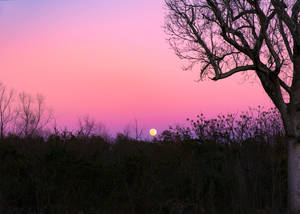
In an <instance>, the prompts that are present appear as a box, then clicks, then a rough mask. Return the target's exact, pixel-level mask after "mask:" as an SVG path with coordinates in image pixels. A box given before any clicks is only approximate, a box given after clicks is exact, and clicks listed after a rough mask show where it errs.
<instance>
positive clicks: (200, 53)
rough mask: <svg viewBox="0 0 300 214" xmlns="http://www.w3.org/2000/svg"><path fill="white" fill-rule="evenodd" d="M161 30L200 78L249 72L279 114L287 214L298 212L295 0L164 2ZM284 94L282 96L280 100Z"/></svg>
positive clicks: (299, 51) (299, 66) (299, 61)
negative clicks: (284, 150)
mask: <svg viewBox="0 0 300 214" xmlns="http://www.w3.org/2000/svg"><path fill="white" fill-rule="evenodd" d="M165 5H166V9H167V15H166V19H165V20H166V23H165V29H166V32H167V34H168V38H169V42H170V45H171V46H172V47H173V49H174V50H175V52H176V54H177V55H178V56H179V57H180V58H181V59H186V60H188V61H189V62H190V64H189V66H188V67H187V68H188V69H191V68H193V67H194V66H196V65H198V66H199V67H200V78H201V79H203V78H205V77H208V78H210V79H212V80H214V81H217V80H221V79H224V78H227V77H230V76H231V75H234V74H236V73H241V72H243V73H245V72H247V73H249V72H252V73H254V74H255V75H256V76H257V77H258V79H259V80H260V83H261V85H262V87H263V88H264V90H265V92H266V93H267V94H268V96H269V97H270V99H271V100H272V101H273V103H274V105H275V106H276V108H277V109H278V110H279V112H280V114H281V118H282V121H283V124H284V128H285V131H286V135H287V143H288V156H289V160H288V197H289V209H290V213H292V214H295V213H300V167H299V166H300V19H299V12H300V0H197V1H196V0H165ZM285 96H287V97H285Z"/></svg>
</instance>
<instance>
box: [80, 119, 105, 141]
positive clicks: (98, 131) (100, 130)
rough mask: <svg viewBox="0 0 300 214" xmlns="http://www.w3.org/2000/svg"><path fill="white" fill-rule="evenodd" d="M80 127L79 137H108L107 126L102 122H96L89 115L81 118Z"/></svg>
mask: <svg viewBox="0 0 300 214" xmlns="http://www.w3.org/2000/svg"><path fill="white" fill-rule="evenodd" d="M78 125H79V130H78V131H77V133H78V135H79V136H83V137H91V136H93V135H94V136H95V135H98V136H101V137H106V135H107V133H106V132H107V130H106V128H105V126H104V125H103V124H102V123H100V122H96V120H95V119H93V118H91V117H90V116H89V115H85V116H83V117H79V118H78Z"/></svg>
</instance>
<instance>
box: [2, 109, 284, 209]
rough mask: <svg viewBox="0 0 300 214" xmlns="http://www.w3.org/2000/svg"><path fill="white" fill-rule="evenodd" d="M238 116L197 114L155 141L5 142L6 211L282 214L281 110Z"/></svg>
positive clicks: (58, 137)
mask: <svg viewBox="0 0 300 214" xmlns="http://www.w3.org/2000/svg"><path fill="white" fill-rule="evenodd" d="M259 111H260V110H259ZM259 111H256V113H257V112H259ZM263 112H265V113H263ZM241 115H242V116H241V117H239V119H236V118H235V119H233V118H234V116H232V115H227V116H224V117H223V116H219V117H218V118H216V119H211V120H207V119H205V118H204V117H203V115H200V116H199V117H198V120H196V121H194V120H192V121H191V127H189V128H184V127H176V128H171V129H170V130H167V131H165V132H163V133H162V134H161V136H159V138H158V139H156V140H155V141H153V142H145V141H137V140H134V139H131V138H129V137H127V136H124V135H121V134H119V135H118V136H117V138H116V139H115V141H114V142H106V140H105V139H103V138H102V137H100V136H98V137H97V136H92V137H82V136H75V135H73V134H72V133H61V134H58V133H57V134H55V135H51V136H50V137H49V138H48V139H47V140H44V139H43V138H37V137H35V138H20V137H16V136H7V137H6V138H4V139H3V140H1V143H0V162H1V164H0V208H1V210H0V212H1V213H7V214H13V213H16V214H17V213H26V214H27V213H28V214H30V213H32V214H33V213H34V214H44V213H45V214H54V213H58V214H60V213H61V214H69V213H72V214H73V213H74V214H75V213H76V214H87V213H91V214H92V213H107V214H121V213H122V214H126V213H130V214H135V213H136V214H140V213H143V214H180V213H184V214H201V213H202V214H206V213H207V214H219V213H222V214H227V213H228V214H235V213H236V214H238V213H241V214H248V213H249V214H250V213H251V214H252V213H272V214H273V213H275V214H276V213H283V212H284V211H285V208H286V197H287V196H286V194H287V193H286V189H287V168H286V165H287V153H286V146H285V142H284V138H283V133H282V131H281V129H280V127H281V126H280V123H279V122H278V120H276V117H277V115H276V112H273V113H272V112H270V111H260V113H259V114H256V117H252V116H249V115H250V114H249V113H243V114H241ZM243 115H244V116H243ZM247 115H248V116H247ZM227 119H228V120H227ZM232 121H234V122H233V123H230V122H232ZM226 124H227V125H226ZM228 124H231V125H228ZM268 124H269V125H268ZM245 126H246V127H245ZM272 127H273V128H272ZM230 131H231V132H232V133H231V134H230V133H227V132H230Z"/></svg>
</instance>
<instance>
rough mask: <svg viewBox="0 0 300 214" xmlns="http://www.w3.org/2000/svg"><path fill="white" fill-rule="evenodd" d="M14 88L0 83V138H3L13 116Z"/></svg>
mask: <svg viewBox="0 0 300 214" xmlns="http://www.w3.org/2000/svg"><path fill="white" fill-rule="evenodd" d="M14 95H15V93H14V90H13V89H10V90H9V89H8V88H7V87H6V86H5V85H3V84H1V83H0V138H1V139H3V138H4V135H5V132H6V129H7V128H8V126H9V123H10V122H12V120H13V119H14V118H15V117H14V116H15V114H14V113H15V111H14V109H13V99H14Z"/></svg>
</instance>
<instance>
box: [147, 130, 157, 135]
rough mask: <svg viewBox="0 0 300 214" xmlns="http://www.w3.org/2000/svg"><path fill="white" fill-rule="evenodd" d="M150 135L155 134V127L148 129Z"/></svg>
mask: <svg viewBox="0 0 300 214" xmlns="http://www.w3.org/2000/svg"><path fill="white" fill-rule="evenodd" d="M149 133H150V135H151V136H155V135H156V134H157V130H156V129H150V131H149Z"/></svg>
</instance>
